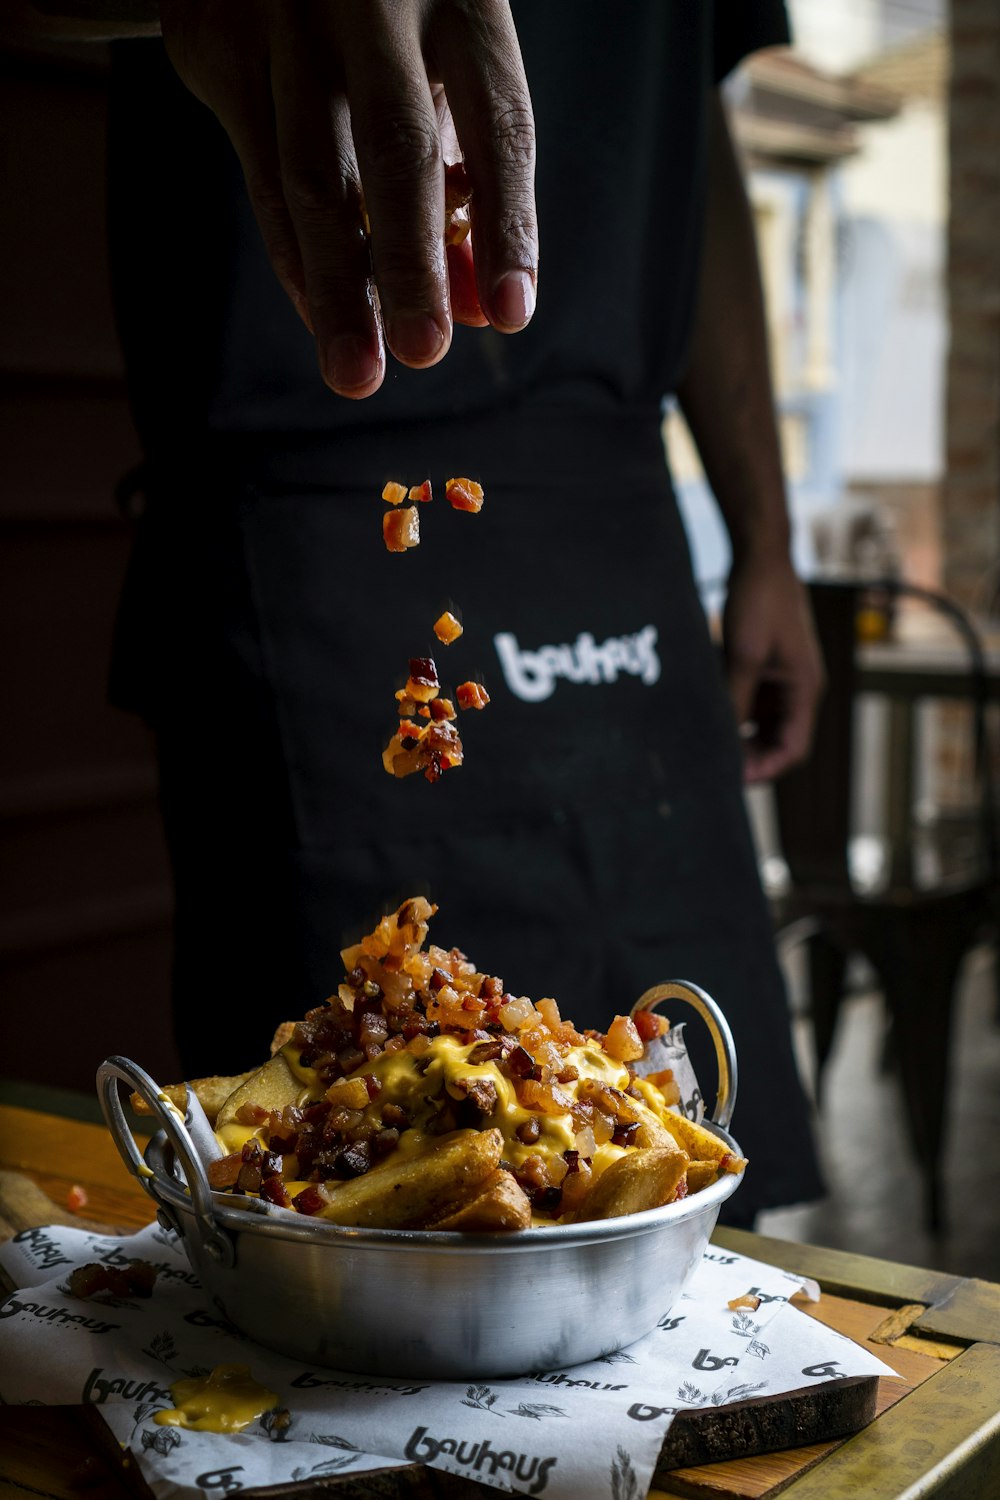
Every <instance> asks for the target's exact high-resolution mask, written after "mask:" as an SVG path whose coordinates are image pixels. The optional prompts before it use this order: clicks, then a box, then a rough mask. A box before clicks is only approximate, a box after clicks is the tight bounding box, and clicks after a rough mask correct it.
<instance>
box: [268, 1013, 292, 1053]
mask: <svg viewBox="0 0 1000 1500" xmlns="http://www.w3.org/2000/svg"><path fill="white" fill-rule="evenodd" d="M294 1031H295V1022H294V1021H282V1023H281V1025H280V1026H279V1027H278V1028H277V1030H276V1031H275V1033H274V1036H273V1037H272V1038H271V1056H272V1057H273V1056H274V1054H275V1053H276V1052H280V1051H281V1049H282V1047H283V1046H284V1045H285V1043H286V1042H290V1041H291V1040H292V1035H293V1033H294Z"/></svg>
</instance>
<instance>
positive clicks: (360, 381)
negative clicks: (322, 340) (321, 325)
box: [323, 333, 381, 393]
mask: <svg viewBox="0 0 1000 1500" xmlns="http://www.w3.org/2000/svg"><path fill="white" fill-rule="evenodd" d="M380 365H381V361H380V359H379V350H378V344H377V342H376V341H375V340H374V339H367V338H362V337H360V336H359V335H358V334H353V333H342V334H340V335H339V336H338V337H337V338H334V339H330V340H329V342H328V343H327V344H326V346H325V348H324V350H323V379H324V380H325V381H326V383H327V385H332V386H333V388H334V390H337V391H343V392H345V393H349V392H351V391H356V390H360V389H362V388H363V387H364V386H367V385H371V383H372V381H373V380H377V379H378V376H379V370H380Z"/></svg>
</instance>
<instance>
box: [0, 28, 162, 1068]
mask: <svg viewBox="0 0 1000 1500" xmlns="http://www.w3.org/2000/svg"><path fill="white" fill-rule="evenodd" d="M105 95H106V58H105V54H104V52H103V49H101V48H92V49H89V48H86V47H76V48H73V47H67V46H56V45H51V46H50V45H48V44H46V45H45V46H42V47H34V48H29V47H25V46H23V45H17V44H12V43H6V44H2V45H0V181H2V182H3V184H4V188H3V209H2V210H0V212H2V215H3V224H2V232H0V674H2V675H0V705H2V731H0V997H2V1001H0V1003H2V1005H3V1016H4V1024H3V1028H2V1032H0V1036H2V1038H3V1040H2V1043H0V1077H5V1078H8V1079H10V1078H14V1079H28V1080H35V1081H44V1082H48V1083H51V1084H59V1085H63V1086H67V1087H76V1088H83V1089H88V1090H89V1089H91V1088H92V1087H93V1077H94V1069H95V1068H96V1066H97V1064H98V1062H100V1061H101V1059H102V1058H103V1057H104V1056H105V1055H107V1054H108V1053H109V1052H124V1053H126V1054H127V1055H130V1056H132V1057H134V1058H135V1059H136V1060H137V1061H139V1062H141V1063H142V1064H144V1065H145V1066H146V1067H147V1068H148V1069H149V1070H150V1071H151V1072H153V1073H154V1076H157V1075H158V1076H160V1077H163V1078H166V1077H168V1076H169V1077H171V1078H172V1077H176V1076H178V1075H177V1065H176V1061H175V1059H174V1055H173V1048H172V1045H171V1043H170V1040H169V1017H168V980H169V956H170V884H169V872H168V868H167V861H166V855H165V851H164V847H163V840H162V834H161V831H160V827H159V821H158V814H157V806H156V774H155V764H154V757H153V750H152V744H151V741H150V738H149V736H148V734H147V732H146V730H145V728H144V726H143V725H142V724H141V723H139V722H138V721H137V720H134V719H132V718H131V717H130V716H128V715H126V714H123V713H120V712H118V711H117V710H115V709H112V708H111V707H110V706H109V705H108V704H107V701H106V679H107V670H108V654H109V644H110V636H111V629H112V622H113V619H114V612H115V607H116V600H117V595H118V590H119V588H120V584H121V579H122V574H123V570H124V566H125V560H126V556H127V551H128V545H129V535H128V524H127V522H126V521H125V520H124V519H123V518H122V517H121V516H120V515H119V514H118V512H117V511H116V509H115V506H114V502H113V489H114V485H115V482H116V480H117V479H118V478H119V476H120V475H121V474H122V473H123V472H124V471H125V470H126V469H128V468H129V467H130V466H131V465H132V464H134V463H135V462H136V461H137V458H138V449H137V443H136V439H135V437H134V434H133V433H132V429H131V424H130V420H129V413H128V407H127V403H126V398H125V388H124V379H123V372H122V364H121V357H120V355H119V352H118V348H117V344H116V340H115V333H114V325H113V319H112V311H111V301H110V296H109V290H108V275H107V253H106V242H105V228H104V216H105V181H104V177H105V173H104V153H105V125H106V97H105Z"/></svg>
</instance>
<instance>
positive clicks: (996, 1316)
mask: <svg viewBox="0 0 1000 1500" xmlns="http://www.w3.org/2000/svg"><path fill="white" fill-rule="evenodd" d="M712 1240H713V1243H714V1244H717V1245H722V1246H724V1247H725V1248H726V1249H729V1250H735V1251H737V1253H738V1254H740V1255H751V1256H753V1257H754V1258H755V1259H756V1260H762V1261H766V1262H767V1263H768V1264H770V1265H774V1266H784V1267H786V1268H788V1269H790V1270H794V1271H796V1272H801V1273H802V1274H803V1275H805V1276H812V1277H813V1278H814V1279H815V1280H816V1281H818V1282H819V1283H820V1285H821V1286H822V1287H823V1288H824V1289H825V1290H829V1291H831V1292H836V1293H838V1294H839V1295H843V1296H846V1297H856V1298H858V1299H859V1300H867V1301H877V1300H884V1302H885V1303H886V1305H887V1306H888V1307H897V1306H899V1305H900V1304H902V1303H905V1302H923V1303H925V1304H926V1305H927V1311H926V1312H925V1313H924V1314H923V1315H922V1317H921V1318H920V1319H918V1321H917V1322H916V1323H915V1324H914V1325H913V1327H912V1328H911V1330H910V1331H911V1333H918V1334H927V1335H928V1336H930V1337H940V1338H943V1339H955V1340H958V1341H959V1342H962V1341H964V1342H966V1343H970V1344H971V1343H975V1342H977V1341H980V1340H987V1341H988V1342H990V1343H994V1344H1000V1284H997V1283H995V1282H992V1281H980V1280H978V1279H976V1278H975V1277H972V1276H965V1277H963V1276H949V1275H947V1274H946V1273H945V1272H943V1271H928V1270H924V1269H922V1268H921V1267H919V1266H903V1265H897V1264H895V1263H894V1262H892V1261H886V1260H876V1259H874V1258H873V1257H872V1256H870V1255H848V1254H846V1253H845V1252H844V1251H842V1250H827V1249H825V1248H824V1247H823V1246H821V1245H797V1244H794V1243H792V1242H791V1241H789V1240H775V1239H770V1238H768V1237H767V1236H766V1235H756V1234H750V1233H749V1232H748V1231H747V1230H743V1229H718V1230H716V1232H715V1234H714V1235H713V1236H712Z"/></svg>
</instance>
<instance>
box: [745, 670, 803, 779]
mask: <svg viewBox="0 0 1000 1500" xmlns="http://www.w3.org/2000/svg"><path fill="white" fill-rule="evenodd" d="M814 717H815V699H814V694H813V693H812V691H811V690H810V688H809V687H808V685H806V684H805V683H798V682H787V681H786V682H781V681H774V680H767V679H765V680H764V681H763V682H762V683H761V684H760V688H759V690H758V694H757V702H756V705H755V709H754V718H755V721H756V722H755V725H754V730H755V732H754V734H753V735H752V737H750V738H748V739H747V740H746V741H745V744H744V770H745V776H746V779H747V780H748V781H769V780H773V778H774V777H776V776H780V775H782V774H783V773H784V772H785V771H788V770H791V768H792V767H793V766H796V765H798V764H799V763H800V762H801V761H803V760H805V759H806V757H807V755H808V753H809V747H810V744H811V742H812V731H813V724H814Z"/></svg>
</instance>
